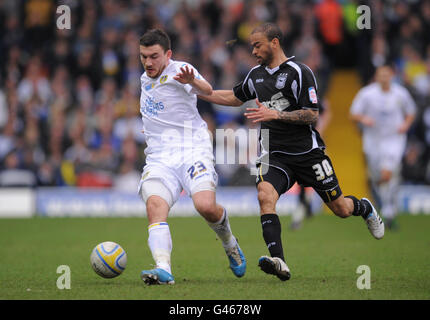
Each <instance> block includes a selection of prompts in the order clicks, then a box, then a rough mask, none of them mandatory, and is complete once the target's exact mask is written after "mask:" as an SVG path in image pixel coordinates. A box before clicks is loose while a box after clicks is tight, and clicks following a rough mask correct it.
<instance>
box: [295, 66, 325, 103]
mask: <svg viewBox="0 0 430 320" xmlns="http://www.w3.org/2000/svg"><path fill="white" fill-rule="evenodd" d="M301 71H302V75H301V76H302V81H301V84H302V85H301V88H300V95H299V102H298V104H299V106H300V107H302V109H311V110H316V111H318V110H319V109H320V105H319V99H318V86H317V83H316V79H315V76H314V74H313V72H312V70H311V69H309V67H308V66H306V65H302V66H301Z"/></svg>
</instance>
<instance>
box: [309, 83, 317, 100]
mask: <svg viewBox="0 0 430 320" xmlns="http://www.w3.org/2000/svg"><path fill="white" fill-rule="evenodd" d="M308 91H309V100H310V101H311V102H312V103H318V98H317V92H316V91H315V88H314V87H309V89H308Z"/></svg>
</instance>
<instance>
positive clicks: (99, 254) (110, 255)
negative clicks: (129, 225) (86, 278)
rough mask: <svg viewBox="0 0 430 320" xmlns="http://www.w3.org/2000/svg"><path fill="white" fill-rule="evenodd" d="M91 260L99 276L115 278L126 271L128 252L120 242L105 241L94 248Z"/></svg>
mask: <svg viewBox="0 0 430 320" xmlns="http://www.w3.org/2000/svg"><path fill="white" fill-rule="evenodd" d="M90 261H91V266H92V267H93V269H94V271H95V272H96V273H97V274H98V275H99V276H101V277H103V278H115V277H117V276H119V275H120V274H121V273H122V272H123V271H124V269H125V267H126V265H127V254H126V253H125V251H124V249H123V248H122V247H121V246H120V245H119V244H117V243H115V242H112V241H105V242H102V243H99V244H98V245H97V246H96V247H95V248H94V249H93V251H92V252H91V256H90Z"/></svg>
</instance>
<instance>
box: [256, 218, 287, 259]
mask: <svg viewBox="0 0 430 320" xmlns="http://www.w3.org/2000/svg"><path fill="white" fill-rule="evenodd" d="M261 227H262V228H263V238H264V241H266V245H267V249H269V252H270V256H272V257H278V258H281V259H282V260H283V261H285V260H284V250H283V249H282V241H281V222H280V221H279V217H278V215H277V214H274V213H273V214H272V213H270V214H263V215H262V216H261Z"/></svg>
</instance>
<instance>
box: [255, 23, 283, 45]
mask: <svg viewBox="0 0 430 320" xmlns="http://www.w3.org/2000/svg"><path fill="white" fill-rule="evenodd" d="M257 32H261V33H263V34H264V35H265V36H266V38H267V40H269V41H272V40H273V39H275V38H277V39H278V40H279V43H281V44H282V38H283V35H282V31H281V29H280V28H279V27H278V26H277V25H276V24H274V23H271V22H266V23H263V24H261V25H259V26H258V27H256V28H254V30H252V32H251V34H254V33H257Z"/></svg>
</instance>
